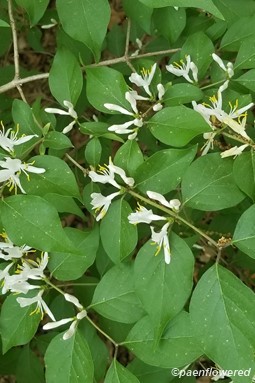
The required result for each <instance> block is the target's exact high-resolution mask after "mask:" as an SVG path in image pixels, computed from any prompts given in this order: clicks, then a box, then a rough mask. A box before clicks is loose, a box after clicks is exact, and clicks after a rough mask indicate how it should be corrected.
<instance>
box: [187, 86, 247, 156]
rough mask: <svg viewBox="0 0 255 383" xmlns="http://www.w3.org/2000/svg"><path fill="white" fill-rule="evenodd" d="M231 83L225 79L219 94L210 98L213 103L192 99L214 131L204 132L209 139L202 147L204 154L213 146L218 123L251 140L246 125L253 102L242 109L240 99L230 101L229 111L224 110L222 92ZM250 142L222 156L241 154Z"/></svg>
mask: <svg viewBox="0 0 255 383" xmlns="http://www.w3.org/2000/svg"><path fill="white" fill-rule="evenodd" d="M228 84H229V80H227V81H225V82H224V84H223V85H221V86H220V87H219V89H218V92H217V96H215V95H214V96H212V97H210V98H209V101H210V103H211V104H207V103H202V104H197V103H196V102H195V101H192V105H193V109H194V110H195V111H197V112H198V113H199V114H200V115H201V116H202V117H203V118H204V120H205V121H206V122H207V124H208V125H209V126H210V127H211V129H212V132H209V133H204V135H203V137H204V138H205V139H206V140H207V142H206V143H205V145H204V146H203V148H202V155H204V154H206V153H207V152H208V151H209V149H210V148H213V141H214V137H215V136H216V134H217V132H216V130H217V127H216V126H217V124H218V123H220V124H223V126H224V125H225V126H227V127H229V128H230V129H232V130H233V131H234V132H235V133H237V134H239V135H240V136H242V137H243V138H244V139H246V140H248V141H250V137H249V136H248V135H247V133H246V131H245V126H246V118H247V110H248V109H250V108H252V107H253V105H254V104H253V103H250V104H248V105H246V106H244V107H242V108H240V109H238V100H237V101H236V103H235V105H234V106H233V105H232V104H231V103H230V110H229V112H228V113H227V112H225V111H224V110H223V106H222V103H223V99H222V93H223V92H224V91H225V90H226V89H227V87H228ZM247 146H248V144H245V145H242V146H240V147H239V148H238V147H235V148H231V149H230V150H227V151H225V152H223V153H221V157H222V158H224V157H228V156H232V155H235V156H236V155H239V154H240V153H241V152H242V151H243V150H244V149H245V148H246V147H247Z"/></svg>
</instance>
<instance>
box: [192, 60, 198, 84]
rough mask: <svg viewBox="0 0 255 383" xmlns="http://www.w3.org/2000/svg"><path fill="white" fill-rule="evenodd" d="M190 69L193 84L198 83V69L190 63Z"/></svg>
mask: <svg viewBox="0 0 255 383" xmlns="http://www.w3.org/2000/svg"><path fill="white" fill-rule="evenodd" d="M190 69H191V72H192V76H193V78H194V81H195V82H198V77H197V76H198V67H197V66H196V64H195V63H193V62H191V63H190Z"/></svg>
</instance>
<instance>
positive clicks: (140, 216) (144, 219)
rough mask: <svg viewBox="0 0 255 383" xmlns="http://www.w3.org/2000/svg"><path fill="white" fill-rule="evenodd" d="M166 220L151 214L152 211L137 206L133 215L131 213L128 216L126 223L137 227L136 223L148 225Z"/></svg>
mask: <svg viewBox="0 0 255 383" xmlns="http://www.w3.org/2000/svg"><path fill="white" fill-rule="evenodd" d="M159 220H166V218H165V217H161V216H160V215H156V214H153V212H152V210H151V209H150V210H148V209H146V207H144V206H141V205H140V204H138V207H137V209H136V212H135V213H131V214H129V216H128V221H129V223H131V224H132V225H137V224H138V223H148V224H150V223H151V222H152V221H159Z"/></svg>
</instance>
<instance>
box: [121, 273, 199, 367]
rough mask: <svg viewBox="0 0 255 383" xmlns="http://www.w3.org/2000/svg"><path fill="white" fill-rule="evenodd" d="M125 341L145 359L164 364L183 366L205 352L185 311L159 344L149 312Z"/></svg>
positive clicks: (168, 328)
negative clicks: (156, 342)
mask: <svg viewBox="0 0 255 383" xmlns="http://www.w3.org/2000/svg"><path fill="white" fill-rule="evenodd" d="M177 278H178V277H177ZM122 344H123V346H126V347H128V349H129V350H130V351H131V352H132V353H133V354H135V355H136V356H137V357H138V358H139V359H141V360H142V361H143V362H145V363H148V364H149V365H152V366H157V367H161V368H171V367H183V366H185V365H187V364H190V363H192V362H193V361H194V360H196V359H198V358H199V357H200V356H201V355H202V351H201V348H200V347H199V344H198V342H197V340H196V339H195V337H194V334H193V329H192V327H191V323H190V317H189V314H188V313H186V312H184V311H183V312H181V313H180V314H179V315H177V316H176V317H175V318H174V319H173V320H172V321H170V322H169V324H168V326H167V327H166V329H165V331H164V334H163V335H162V337H161V340H160V341H159V342H158V344H156V345H155V334H154V328H153V324H152V322H151V321H150V319H149V317H148V316H146V317H144V318H142V319H141V320H140V321H139V322H137V323H136V324H135V325H134V327H133V328H132V330H131V331H130V333H129V334H128V336H127V339H126V340H125V341H124V342H123V343H122Z"/></svg>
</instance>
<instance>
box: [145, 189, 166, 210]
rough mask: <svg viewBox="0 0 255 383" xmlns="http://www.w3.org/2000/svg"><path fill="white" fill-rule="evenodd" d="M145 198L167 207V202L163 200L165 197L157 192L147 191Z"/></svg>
mask: <svg viewBox="0 0 255 383" xmlns="http://www.w3.org/2000/svg"><path fill="white" fill-rule="evenodd" d="M146 194H147V196H148V197H149V198H151V199H154V200H155V201H158V202H160V203H161V204H162V205H164V206H167V207H169V202H168V201H167V200H166V199H165V197H164V196H163V195H162V194H160V193H157V192H153V191H147V193H146Z"/></svg>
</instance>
